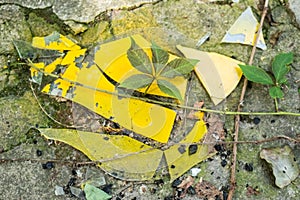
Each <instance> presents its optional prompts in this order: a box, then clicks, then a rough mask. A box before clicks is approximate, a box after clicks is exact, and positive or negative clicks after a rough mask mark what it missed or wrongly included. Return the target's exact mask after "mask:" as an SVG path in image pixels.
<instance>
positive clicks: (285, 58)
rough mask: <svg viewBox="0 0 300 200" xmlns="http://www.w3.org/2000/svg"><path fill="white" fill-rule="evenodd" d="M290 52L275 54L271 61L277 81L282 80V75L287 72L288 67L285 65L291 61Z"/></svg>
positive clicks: (291, 55)
mask: <svg viewBox="0 0 300 200" xmlns="http://www.w3.org/2000/svg"><path fill="white" fill-rule="evenodd" d="M293 57H294V56H293V54H292V53H281V54H278V55H277V56H275V58H274V61H273V63H272V71H273V73H274V76H275V79H276V82H277V83H281V82H283V80H282V79H284V76H285V75H286V74H287V73H288V72H289V67H288V66H287V65H289V64H291V63H292V62H293Z"/></svg>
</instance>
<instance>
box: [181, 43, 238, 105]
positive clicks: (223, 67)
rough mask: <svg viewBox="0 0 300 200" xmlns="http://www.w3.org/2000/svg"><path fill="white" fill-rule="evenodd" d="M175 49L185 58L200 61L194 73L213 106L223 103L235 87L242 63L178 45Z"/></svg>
mask: <svg viewBox="0 0 300 200" xmlns="http://www.w3.org/2000/svg"><path fill="white" fill-rule="evenodd" d="M177 49H178V50H179V51H181V52H182V53H183V55H184V56H185V57H187V58H192V59H198V60H200V61H199V62H198V63H197V65H196V67H195V69H194V70H195V72H196V75H197V76H198V78H199V79H200V81H201V83H202V84H203V86H204V87H205V89H206V91H207V92H208V94H209V96H210V97H211V99H212V101H213V103H214V104H215V105H217V104H219V103H220V102H221V101H223V100H224V99H225V98H226V97H227V96H228V95H229V94H230V93H231V92H232V91H233V90H234V89H235V88H236V86H237V84H238V83H239V81H240V79H241V77H242V70H241V69H240V67H239V66H238V64H243V63H242V62H240V61H238V60H235V59H232V58H230V57H227V56H224V55H221V54H217V53H214V52H211V53H209V52H204V51H199V50H196V49H192V48H187V47H183V46H180V45H178V46H177Z"/></svg>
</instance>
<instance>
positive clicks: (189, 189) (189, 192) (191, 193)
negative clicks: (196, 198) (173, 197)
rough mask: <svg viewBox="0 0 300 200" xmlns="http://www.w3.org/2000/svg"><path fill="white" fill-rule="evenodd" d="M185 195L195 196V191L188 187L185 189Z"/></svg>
mask: <svg viewBox="0 0 300 200" xmlns="http://www.w3.org/2000/svg"><path fill="white" fill-rule="evenodd" d="M187 193H188V194H190V195H195V194H196V190H195V188H194V187H193V186H190V187H188V189H187Z"/></svg>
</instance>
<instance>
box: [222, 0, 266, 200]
mask: <svg viewBox="0 0 300 200" xmlns="http://www.w3.org/2000/svg"><path fill="white" fill-rule="evenodd" d="M268 5H269V0H265V4H264V8H263V12H262V16H261V19H260V23H259V28H258V31H257V34H256V38H255V41H254V44H253V48H252V52H251V55H250V59H249V63H248V64H249V65H252V63H253V59H254V55H255V51H256V45H257V42H258V40H259V35H260V34H261V30H262V26H263V23H264V20H265V17H266V15H267V12H268ZM247 85H248V80H247V78H245V79H244V84H243V88H242V92H241V96H240V101H239V102H240V103H239V105H238V107H237V112H241V110H242V102H243V101H244V97H245V93H246V88H247ZM239 128H240V114H237V115H236V117H235V123H234V130H235V131H234V142H235V143H233V149H232V163H231V171H230V189H229V192H228V198H227V199H228V200H232V198H233V195H234V192H235V188H236V179H235V171H236V156H237V142H238V138H239Z"/></svg>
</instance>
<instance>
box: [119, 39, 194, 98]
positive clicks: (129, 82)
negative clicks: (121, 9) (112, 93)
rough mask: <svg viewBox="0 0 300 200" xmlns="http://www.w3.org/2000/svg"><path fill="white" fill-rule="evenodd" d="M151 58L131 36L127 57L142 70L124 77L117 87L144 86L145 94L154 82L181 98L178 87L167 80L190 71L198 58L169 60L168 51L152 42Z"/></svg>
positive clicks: (173, 95) (169, 93)
mask: <svg viewBox="0 0 300 200" xmlns="http://www.w3.org/2000/svg"><path fill="white" fill-rule="evenodd" d="M151 54H152V55H151V56H150V57H151V58H150V57H149V56H148V55H147V54H146V52H145V51H144V50H143V49H142V48H140V47H139V46H138V45H137V44H136V43H135V41H134V40H133V39H132V38H131V47H130V48H129V49H128V51H127V58H128V59H129V61H130V63H131V65H132V66H133V67H134V68H136V69H137V70H139V71H140V72H142V74H137V75H132V76H130V77H128V78H127V79H125V80H124V81H123V82H122V83H121V84H120V85H119V87H123V88H127V89H134V90H136V89H140V88H146V89H145V92H144V94H146V93H147V92H148V90H149V88H150V86H151V85H152V84H154V83H156V84H157V86H158V88H159V89H160V90H161V91H162V92H164V93H166V94H168V95H169V96H171V97H174V98H176V99H179V100H182V97H181V94H180V91H179V89H178V88H177V87H176V86H175V85H174V84H173V83H171V82H170V81H169V80H171V79H172V78H175V77H176V76H184V75H186V74H188V73H190V72H191V71H192V70H193V69H194V66H195V65H196V63H197V62H198V60H193V59H187V58H175V59H174V60H171V61H169V53H168V52H167V51H165V50H163V49H162V48H161V47H159V46H158V45H156V44H155V43H154V42H152V45H151Z"/></svg>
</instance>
